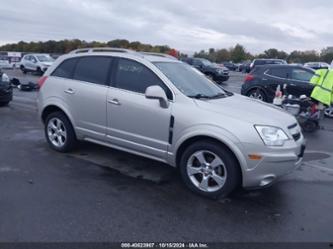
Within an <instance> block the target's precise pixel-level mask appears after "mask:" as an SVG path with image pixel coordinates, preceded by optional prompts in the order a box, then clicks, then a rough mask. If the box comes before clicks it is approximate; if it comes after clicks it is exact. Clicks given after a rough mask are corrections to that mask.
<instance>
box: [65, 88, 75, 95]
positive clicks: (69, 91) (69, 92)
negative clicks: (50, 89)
mask: <svg viewBox="0 0 333 249" xmlns="http://www.w3.org/2000/svg"><path fill="white" fill-rule="evenodd" d="M64 92H65V93H68V94H74V93H75V91H74V90H73V89H72V88H68V89H67V90H65V91H64Z"/></svg>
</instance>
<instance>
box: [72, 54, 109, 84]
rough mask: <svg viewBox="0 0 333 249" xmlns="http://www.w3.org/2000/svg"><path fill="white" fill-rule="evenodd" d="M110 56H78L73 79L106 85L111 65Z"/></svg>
mask: <svg viewBox="0 0 333 249" xmlns="http://www.w3.org/2000/svg"><path fill="white" fill-rule="evenodd" d="M111 60H112V58H111V57H107V56H86V57H80V58H79V60H78V62H77V64H76V67H75V70H74V74H73V79H75V80H80V81H86V82H90V83H95V84H99V85H106V84H107V78H108V74H109V70H110V66H111Z"/></svg>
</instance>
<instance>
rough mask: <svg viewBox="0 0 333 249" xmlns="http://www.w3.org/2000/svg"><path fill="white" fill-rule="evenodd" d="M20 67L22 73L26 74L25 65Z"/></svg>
mask: <svg viewBox="0 0 333 249" xmlns="http://www.w3.org/2000/svg"><path fill="white" fill-rule="evenodd" d="M20 69H21V71H22V73H24V74H26V73H27V70H26V69H25V67H24V66H23V65H21V66H20Z"/></svg>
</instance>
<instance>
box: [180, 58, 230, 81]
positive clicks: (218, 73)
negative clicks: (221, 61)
mask: <svg viewBox="0 0 333 249" xmlns="http://www.w3.org/2000/svg"><path fill="white" fill-rule="evenodd" d="M183 61H184V62H186V63H188V64H190V65H191V66H193V67H195V68H196V69H198V70H199V71H201V72H202V73H204V74H205V75H207V76H209V77H210V78H212V80H214V81H215V82H217V83H221V82H224V81H227V80H228V79H229V70H227V69H223V68H221V66H218V65H217V64H215V63H212V62H210V61H209V60H207V59H203V58H185V59H184V60H183Z"/></svg>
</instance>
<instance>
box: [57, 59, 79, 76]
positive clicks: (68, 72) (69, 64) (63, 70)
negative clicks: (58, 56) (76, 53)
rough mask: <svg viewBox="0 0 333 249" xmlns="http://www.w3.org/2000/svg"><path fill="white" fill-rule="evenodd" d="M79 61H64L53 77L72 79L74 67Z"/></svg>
mask: <svg viewBox="0 0 333 249" xmlns="http://www.w3.org/2000/svg"><path fill="white" fill-rule="evenodd" d="M76 62H77V59H67V60H65V61H63V62H62V63H61V64H60V65H59V66H58V67H57V69H56V70H55V71H54V72H53V73H52V76H57V77H62V78H67V79H70V78H72V75H73V72H74V67H75V64H76Z"/></svg>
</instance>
